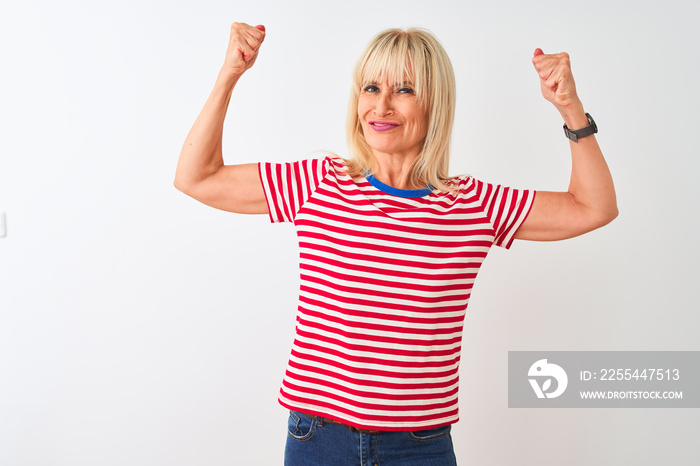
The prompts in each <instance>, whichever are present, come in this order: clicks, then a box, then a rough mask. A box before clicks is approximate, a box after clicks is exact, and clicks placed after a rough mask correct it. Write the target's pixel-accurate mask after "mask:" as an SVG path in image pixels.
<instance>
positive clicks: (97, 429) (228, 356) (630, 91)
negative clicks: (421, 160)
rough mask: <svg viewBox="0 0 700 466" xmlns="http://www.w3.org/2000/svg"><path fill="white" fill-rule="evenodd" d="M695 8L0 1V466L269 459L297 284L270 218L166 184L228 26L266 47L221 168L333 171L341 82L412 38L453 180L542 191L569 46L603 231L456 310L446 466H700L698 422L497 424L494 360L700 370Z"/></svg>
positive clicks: (504, 271)
mask: <svg viewBox="0 0 700 466" xmlns="http://www.w3.org/2000/svg"><path fill="white" fill-rule="evenodd" d="M698 9H699V8H698V6H697V5H696V4H695V3H694V2H687V1H683V2H680V1H665V2H657V1H654V2H650V1H638V2H629V1H627V0H613V1H598V0H588V1H585V2H563V1H556V2H555V1H541V2H520V1H514V0H511V1H500V2H498V1H494V2H483V1H479V2H476V1H471V0H470V1H461V2H440V1H434V0H433V1H420V2H418V1H402V2H365V1H354V2H346V3H343V4H340V3H332V2H327V1H306V2H284V1H281V0H279V1H268V2H262V1H261V2H252V1H247V2H242V1H232V0H229V1H214V0H201V1H198V2H194V1H187V2H185V1H182V0H180V1H150V2H142V1H136V0H122V1H119V2H112V3H107V2H95V1H75V0H66V1H61V2H49V1H36V0H35V1H30V0H24V1H22V2H14V3H10V2H9V1H8V2H3V5H2V11H1V12H0V50H1V51H2V54H1V55H0V70H1V71H2V72H1V73H0V109H1V116H0V118H1V119H0V136H1V138H0V151H1V152H0V211H4V212H5V213H6V216H7V228H8V232H7V236H6V237H5V238H0V464H2V465H7V466H19V465H47V466H48V465H51V466H62V465H66V466H68V465H70V466H78V465H106V466H111V465H120V466H121V465H127V464H128V465H139V466H140V465H168V466H179V465H279V464H281V463H282V455H283V448H284V442H285V439H286V433H285V432H286V416H287V413H286V411H285V410H284V409H283V408H282V407H280V406H279V405H278V404H277V401H276V398H277V392H278V389H279V384H280V382H281V378H282V375H283V371H284V367H285V364H286V358H287V355H288V351H289V348H290V345H291V340H292V335H293V326H294V312H295V302H296V294H297V291H298V269H297V262H296V261H297V254H298V251H297V246H296V237H295V232H294V229H293V227H292V226H291V225H270V224H269V221H268V219H267V217H266V216H244V215H237V214H231V213H226V212H221V211H217V210H214V209H212V208H209V207H206V206H204V205H202V204H199V203H197V202H196V201H194V200H192V199H190V198H188V197H187V196H185V195H183V194H182V193H180V192H178V191H177V190H176V189H175V188H174V187H173V185H172V182H173V177H174V172H175V165H176V162H177V157H178V155H179V152H180V149H181V146H182V143H183V142H184V139H185V136H186V135H187V132H188V131H189V129H190V127H191V126H192V123H193V122H194V120H195V118H196V117H197V115H198V113H199V111H200V110H201V108H202V106H203V104H204V102H205V100H206V98H207V96H208V95H209V93H210V91H211V88H212V86H213V84H214V80H215V78H216V75H217V73H218V71H219V69H220V67H221V65H222V63H223V58H224V53H225V50H226V46H227V42H228V35H229V27H230V25H231V23H232V22H233V21H244V22H248V23H251V24H258V23H262V24H264V25H265V26H266V27H267V32H268V34H267V38H266V40H265V43H264V44H263V47H262V49H261V52H260V57H259V59H258V61H257V63H256V65H255V67H254V68H253V69H252V70H251V71H250V72H249V73H248V74H247V75H246V76H244V77H243V79H242V80H241V81H240V83H239V86H238V88H237V89H236V90H235V92H234V96H233V99H232V101H231V105H230V107H229V115H228V118H227V120H226V126H225V135H224V154H225V159H226V162H227V163H244V162H255V161H260V160H267V161H292V160H298V159H301V158H305V157H309V156H311V155H312V152H313V151H314V150H318V149H326V150H331V151H334V152H337V153H339V154H341V155H342V156H347V152H346V149H345V134H344V128H345V114H346V104H347V98H348V95H349V86H350V72H351V69H352V66H353V64H354V62H355V60H356V59H357V57H358V56H359V54H360V52H361V50H362V49H363V48H364V46H365V44H366V43H367V42H368V41H369V39H370V38H371V37H372V35H374V34H375V33H377V32H379V31H380V30H382V29H385V28H387V27H395V26H416V25H417V26H423V27H427V28H429V29H431V30H432V31H433V32H434V33H435V34H436V35H437V36H438V38H439V39H440V40H441V41H442V43H443V44H444V46H445V48H446V50H447V52H448V53H449V54H450V56H451V58H452V61H453V64H454V68H455V72H456V75H457V82H458V106H457V110H456V112H457V117H456V127H455V135H454V151H453V159H452V169H451V173H452V174H453V175H457V174H461V173H471V174H474V175H475V176H478V177H479V178H481V179H484V180H486V181H490V182H497V183H502V184H506V185H511V186H515V187H526V188H533V189H547V190H563V189H566V187H567V184H568V176H569V167H570V158H569V154H568V143H567V141H566V139H565V138H564V135H563V132H562V129H561V125H562V121H561V118H560V117H559V115H558V113H557V112H556V110H555V109H554V107H553V106H552V105H551V104H549V103H548V102H546V101H545V100H544V99H543V98H542V96H541V94H540V90H539V84H538V79H537V75H536V73H535V72H534V70H533V68H532V64H531V61H530V59H531V57H532V53H533V51H534V49H535V48H536V47H541V48H542V49H543V50H544V51H545V52H546V53H550V52H559V51H567V52H569V54H570V55H571V57H572V67H573V71H574V76H575V78H576V82H577V86H578V90H579V95H580V97H581V99H582V100H583V102H584V105H585V108H586V110H587V111H589V112H590V113H591V114H592V115H593V116H594V117H595V119H596V121H597V123H598V126H599V128H600V133H599V134H598V140H599V142H600V144H601V146H602V148H603V150H604V153H605V155H606V158H607V160H608V163H609V165H610V168H611V170H612V173H613V177H614V180H615V183H616V188H617V193H618V203H619V209H620V216H619V217H618V218H617V219H616V220H615V221H614V222H613V223H612V224H610V225H609V226H607V227H605V228H603V229H601V230H598V231H595V232H592V233H590V234H588V235H585V236H582V237H579V238H575V239H571V240H568V241H563V242H558V243H528V242H520V241H516V243H515V244H514V246H513V247H512V249H511V250H510V251H504V250H502V249H499V248H494V249H493V250H492V252H491V254H490V256H489V258H488V259H487V261H486V263H485V264H484V267H483V269H482V272H481V275H480V276H479V279H478V281H477V285H476V287H475V290H474V295H473V298H472V302H471V304H470V307H469V309H468V311H467V317H466V322H465V332H464V341H463V357H462V367H461V376H462V379H461V391H460V407H461V420H460V422H458V423H457V424H456V425H455V426H454V429H453V439H454V442H455V446H456V451H457V455H458V460H459V462H460V464H463V465H472V464H473V465H494V466H500V465H511V464H513V465H515V464H517V465H521V466H529V465H537V466H546V465H558V464H567V465H570V466H578V465H591V464H595V465H621V464H630V465H631V464H634V465H657V464H673V465H691V464H698V463H697V462H698V458H700V446H699V443H698V442H697V434H698V432H699V431H700V410H697V409H509V408H508V407H507V352H508V351H514V350H572V351H583V350H597V351H603V350H659V351H663V350H699V349H700V345H699V343H698V330H699V329H700V317H698V305H697V298H696V293H697V289H698V285H697V281H698V272H697V266H698V265H697V264H698V260H699V259H700V254H699V252H700V251H699V249H698V245H697V238H698V236H699V235H700V225H699V223H698V212H699V207H700V206H699V205H698V204H699V203H698V199H699V196H698V195H699V194H700V188H699V187H698V183H697V181H696V180H697V175H696V172H697V170H698V167H699V164H698V155H699V154H698V149H697V147H698V145H697V144H698V143H697V140H698V132H699V131H700V129H699V128H700V118H698V107H699V106H698V104H699V103H700V99H699V96H700V93H699V91H698V83H699V82H700V67H699V64H698V63H699V62H698V57H699V56H700V50H699V45H698V44H700V40H699V36H698V34H697V33H696V32H693V30H697V28H696V26H697V24H696V23H697V17H698V13H699V11H698Z"/></svg>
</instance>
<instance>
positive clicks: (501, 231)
mask: <svg viewBox="0 0 700 466" xmlns="http://www.w3.org/2000/svg"><path fill="white" fill-rule="evenodd" d="M475 183H476V189H477V195H478V196H479V200H480V201H481V205H482V206H483V209H484V213H485V214H486V216H487V217H488V219H489V221H490V222H491V225H492V226H493V230H494V236H495V238H494V241H493V244H494V245H496V246H500V247H503V248H505V249H508V248H510V246H511V244H513V239H514V237H515V232H516V231H518V228H520V225H522V224H523V222H524V221H525V219H526V218H527V215H528V214H529V213H530V208H531V207H532V201H533V200H534V199H535V191H534V190H529V189H515V188H508V187H505V186H501V185H495V184H491V183H484V182H482V181H478V180H475Z"/></svg>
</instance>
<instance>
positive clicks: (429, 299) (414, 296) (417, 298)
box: [300, 264, 469, 310]
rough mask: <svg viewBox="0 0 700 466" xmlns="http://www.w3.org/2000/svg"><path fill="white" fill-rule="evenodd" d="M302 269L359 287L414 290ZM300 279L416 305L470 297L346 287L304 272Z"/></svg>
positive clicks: (309, 268) (395, 283)
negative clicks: (407, 301)
mask: <svg viewBox="0 0 700 466" xmlns="http://www.w3.org/2000/svg"><path fill="white" fill-rule="evenodd" d="M300 268H301V270H308V271H312V272H313V271H315V272H318V273H319V274H322V275H324V276H326V277H328V278H329V279H330V278H334V279H335V280H338V281H343V282H354V283H355V284H357V285H374V286H384V287H391V288H399V289H401V288H403V289H406V290H411V289H413V288H412V287H411V286H410V284H408V286H405V285H400V284H399V283H397V282H392V281H389V280H380V279H373V278H369V277H362V276H358V277H357V279H355V277H353V276H352V275H347V274H343V273H338V272H332V271H330V270H325V269H323V268H321V267H317V266H313V265H309V264H301V265H300ZM300 278H301V280H302V281H303V282H307V283H308V282H310V283H318V284H319V285H325V286H327V287H330V288H333V289H335V290H338V291H340V292H341V293H343V294H344V293H353V294H364V295H367V296H377V297H380V298H387V299H401V300H411V301H414V302H416V303H426V304H440V303H443V302H450V301H464V300H466V299H467V297H468V296H469V293H460V294H452V295H437V296H422V295H421V294H419V293H394V292H390V291H383V290H373V289H369V288H366V287H357V286H345V285H340V284H339V283H338V282H337V281H330V280H324V279H323V278H319V277H315V276H312V275H308V274H305V273H304V272H301V274H300ZM451 288H455V287H454V286H452V287H451ZM457 289H459V290H464V289H465V285H464V284H462V285H461V286H458V287H457ZM415 290H420V286H419V285H416V288H415ZM319 291H320V290H319ZM431 310H434V308H433V307H431Z"/></svg>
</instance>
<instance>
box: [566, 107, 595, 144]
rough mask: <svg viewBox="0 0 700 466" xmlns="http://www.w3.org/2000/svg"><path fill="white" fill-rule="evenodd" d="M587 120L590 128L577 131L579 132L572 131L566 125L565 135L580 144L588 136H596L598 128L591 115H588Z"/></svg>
mask: <svg viewBox="0 0 700 466" xmlns="http://www.w3.org/2000/svg"><path fill="white" fill-rule="evenodd" d="M586 118H588V123H590V124H589V125H588V126H586V127H584V128H581V129H577V130H575V131H574V130H570V129H569V128H568V127H567V126H566V124H564V134H565V135H566V137H567V138H569V139H571V140H572V141H574V142H578V140H579V139H581V138H585V137H586V136H590V135H591V134H595V133H597V132H598V126H597V125H596V124H595V121H593V117H592V116H591V114H590V113H586Z"/></svg>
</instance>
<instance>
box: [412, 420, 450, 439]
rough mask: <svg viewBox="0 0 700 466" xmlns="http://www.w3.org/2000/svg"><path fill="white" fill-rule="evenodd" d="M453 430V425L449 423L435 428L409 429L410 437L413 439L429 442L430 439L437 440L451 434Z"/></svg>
mask: <svg viewBox="0 0 700 466" xmlns="http://www.w3.org/2000/svg"><path fill="white" fill-rule="evenodd" d="M451 430H452V425H450V424H448V425H446V426H441V427H435V428H434V429H427V430H413V431H409V432H408V437H409V438H410V439H411V440H416V441H418V442H428V441H430V440H437V439H440V438H443V437H445V436H447V435H449V434H450V431H451Z"/></svg>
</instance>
